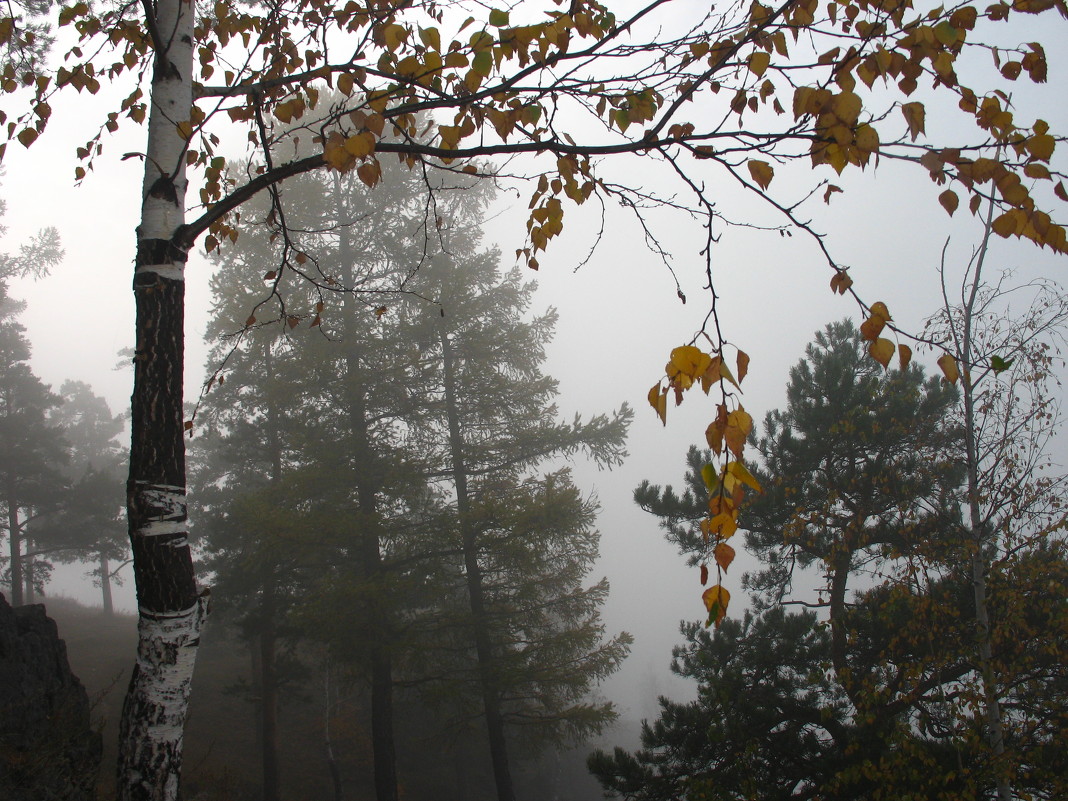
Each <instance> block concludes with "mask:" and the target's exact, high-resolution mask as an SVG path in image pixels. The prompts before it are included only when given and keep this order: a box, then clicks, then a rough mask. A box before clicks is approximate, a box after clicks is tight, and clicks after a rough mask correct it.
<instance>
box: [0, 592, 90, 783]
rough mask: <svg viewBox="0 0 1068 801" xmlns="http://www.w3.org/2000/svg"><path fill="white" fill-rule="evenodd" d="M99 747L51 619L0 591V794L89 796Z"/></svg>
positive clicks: (86, 699) (83, 696) (39, 607)
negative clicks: (17, 604) (10, 600)
mask: <svg viewBox="0 0 1068 801" xmlns="http://www.w3.org/2000/svg"><path fill="white" fill-rule="evenodd" d="M100 753H101V738H100V733H99V732H96V731H94V730H93V727H92V722H91V720H90V704H89V696H88V694H87V693H86V691H85V687H83V686H82V683H81V682H80V681H78V678H77V677H76V676H75V675H74V674H72V673H71V672H70V664H69V663H68V662H67V647H66V645H65V644H64V642H63V640H61V639H59V632H58V629H57V627H56V623H55V621H54V620H52V619H51V618H49V617H48V616H47V615H46V614H45V608H44V606H42V605H40V604H34V605H30V606H21V607H19V608H17V609H12V608H11V606H10V605H9V604H8V602H7V600H6V599H5V598H4V596H3V595H0V799H4V801H91V800H92V799H93V798H94V791H93V788H94V785H95V784H96V775H97V771H98V769H99V767H100Z"/></svg>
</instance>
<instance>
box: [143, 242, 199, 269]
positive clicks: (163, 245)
mask: <svg viewBox="0 0 1068 801" xmlns="http://www.w3.org/2000/svg"><path fill="white" fill-rule="evenodd" d="M188 260H189V253H188V252H187V251H185V250H183V249H182V248H180V247H178V245H176V244H174V240H173V239H141V240H139V241H138V242H137V263H138V264H139V265H144V266H146V267H149V266H151V265H153V264H174V263H175V262H178V263H180V264H185V263H186V262H187V261H188Z"/></svg>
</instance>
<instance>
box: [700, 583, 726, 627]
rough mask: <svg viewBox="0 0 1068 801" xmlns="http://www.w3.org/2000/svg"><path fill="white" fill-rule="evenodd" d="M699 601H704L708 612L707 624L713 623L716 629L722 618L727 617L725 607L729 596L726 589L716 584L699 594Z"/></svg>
mask: <svg viewBox="0 0 1068 801" xmlns="http://www.w3.org/2000/svg"><path fill="white" fill-rule="evenodd" d="M701 600H702V601H704V604H705V609H707V610H708V622H709V623H715V624H716V627H717V628H718V627H719V624H720V623H722V622H723V618H724V617H726V616H727V605H728V604H729V603H730V601H731V594H730V593H729V592H727V588H726V587H724V586H723V585H721V584H717V585H716V586H714V587H709V588H708V589H707V590H705V591H704V592H703V593H701Z"/></svg>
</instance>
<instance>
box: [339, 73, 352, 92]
mask: <svg viewBox="0 0 1068 801" xmlns="http://www.w3.org/2000/svg"><path fill="white" fill-rule="evenodd" d="M354 83H355V81H354V80H353V78H352V75H350V74H349V73H347V72H343V73H341V74H340V75H339V76H337V90H338V91H339V92H341V94H343V95H345V96H346V97H347V96H348V95H351V94H352V87H353V84H354Z"/></svg>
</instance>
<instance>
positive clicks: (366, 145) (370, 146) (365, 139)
mask: <svg viewBox="0 0 1068 801" xmlns="http://www.w3.org/2000/svg"><path fill="white" fill-rule="evenodd" d="M375 144H376V141H375V135H374V134H373V133H371V132H370V131H364V132H363V133H358V134H356V135H354V136H350V137H348V138H347V139H346V140H345V150H347V151H348V152H349V153H351V154H352V155H353V156H355V157H356V158H358V159H362V158H366V157H367V156H369V155H371V154H372V153H374V152H375Z"/></svg>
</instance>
